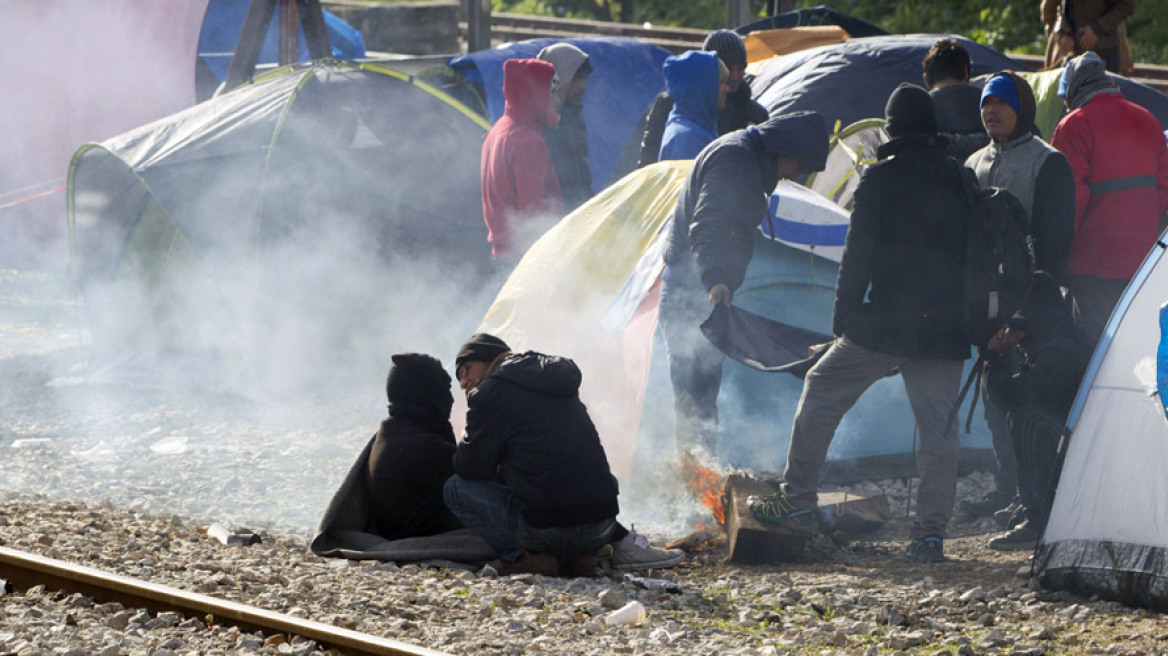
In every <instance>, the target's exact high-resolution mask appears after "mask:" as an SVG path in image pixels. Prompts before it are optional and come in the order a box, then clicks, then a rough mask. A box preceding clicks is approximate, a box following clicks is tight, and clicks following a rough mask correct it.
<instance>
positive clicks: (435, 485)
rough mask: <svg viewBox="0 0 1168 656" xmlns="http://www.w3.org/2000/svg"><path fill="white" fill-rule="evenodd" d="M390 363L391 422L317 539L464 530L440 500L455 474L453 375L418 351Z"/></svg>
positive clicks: (370, 445) (368, 450) (366, 453)
mask: <svg viewBox="0 0 1168 656" xmlns="http://www.w3.org/2000/svg"><path fill="white" fill-rule="evenodd" d="M392 362H393V364H392V365H391V366H390V369H389V375H388V377H387V378H386V381H385V393H386V397H387V398H388V400H389V417H387V418H386V419H385V420H384V421H382V422H381V427H380V428H379V429H378V431H377V433H376V434H375V435H374V436H373V438H372V439H371V440H370V441H369V443H368V444H366V445H365V448H364V449H363V450H362V451H361V454H360V455H359V456H358V458H357V461H356V463H355V464H354V465H353V467H352V469H351V470H350V472H349V476H348V477H347V478H346V480H345V482H344V483H343V484H342V485H341V488H340V489H339V490H338V491H337V493H336V495H335V496H334V498H333V500H332V502H331V503H330V504H329V510H328V512H327V513H326V516H325V518H324V520H322V522H321V530H320V533H321V535H326V534H329V533H330V532H331V533H334V534H343V533H345V532H353V531H356V532H360V533H370V534H374V535H378V536H380V537H382V538H384V539H386V540H399V539H403V538H414V537H423V536H427V535H436V534H438V533H445V532H447V531H453V530H457V529H461V528H463V526H462V523H461V522H459V521H458V519H457V518H455V516H454V515H453V514H452V513H451V512H450V510H449V509H448V508H447V507H446V502H445V501H443V498H442V490H443V485H445V483H446V480H447V479H448V478H450V476H452V475H453V474H454V464H453V460H452V459H453V457H454V451H455V441H454V430H453V429H452V428H451V426H450V409H451V407H452V406H453V404H454V397H453V396H452V395H451V393H450V382H451V381H450V374H448V373H446V371H445V370H444V369H443V368H442V363H441V362H439V361H438V360H437V359H436V358H433V357H431V356H429V355H423V354H420V353H399V354H397V355H394V356H393V357H392Z"/></svg>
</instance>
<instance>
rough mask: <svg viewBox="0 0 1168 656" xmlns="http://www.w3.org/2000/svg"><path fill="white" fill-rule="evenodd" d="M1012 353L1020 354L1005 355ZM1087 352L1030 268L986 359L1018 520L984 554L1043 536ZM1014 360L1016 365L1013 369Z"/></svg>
mask: <svg viewBox="0 0 1168 656" xmlns="http://www.w3.org/2000/svg"><path fill="white" fill-rule="evenodd" d="M1011 350H1013V351H1017V353H1018V354H1019V356H1020V357H1017V358H1011V357H1009V351H1011ZM1092 350H1093V348H1092V341H1091V338H1090V337H1088V336H1087V333H1085V332H1083V329H1082V328H1080V327H1079V326H1078V325H1077V324H1076V323H1075V319H1074V315H1073V313H1072V312H1071V310H1070V308H1069V305H1068V303H1067V301H1066V300H1065V299H1064V298H1063V294H1062V291H1061V290H1060V289H1059V286H1058V283H1057V282H1055V279H1054V278H1053V277H1052V276H1050V275H1048V274H1047V273H1045V272H1043V271H1036V272H1035V273H1034V276H1033V278H1032V282H1031V286H1030V291H1029V293H1028V294H1027V295H1026V300H1025V301H1024V302H1023V304H1022V309H1020V310H1019V311H1018V312H1017V313H1015V314H1014V316H1013V317H1011V318H1010V319H1009V321H1008V322H1007V323H1006V325H1005V326H1004V327H1003V328H1002V329H1001V330H1000V331H998V333H997V334H996V335H994V336H993V337H992V338H991V339H990V342H989V345H988V346H987V352H986V354H985V355H986V380H987V383H986V387H987V390H988V395H989V398H991V399H993V401H994V403H995V404H997V405H999V406H1000V407H1002V408H1004V409H1005V410H1006V416H1007V419H1008V423H1009V427H1010V437H1011V440H1012V444H1013V448H1014V458H1015V460H1016V461H1017V463H1018V491H1019V496H1020V497H1021V500H1022V510H1021V512H1022V514H1023V516H1024V519H1023V521H1022V522H1021V523H1020V524H1018V526H1016V527H1014V529H1013V530H1011V531H1009V532H1007V533H1005V534H1004V535H1000V536H998V537H996V538H994V539H992V540H990V542H989V546H990V548H991V549H997V550H999V551H1018V550H1026V551H1030V550H1033V549H1034V547H1035V545H1036V544H1037V542H1038V539H1039V538H1041V537H1042V532H1043V531H1044V530H1045V529H1046V522H1047V519H1048V518H1049V517H1050V507H1051V504H1052V503H1053V502H1054V497H1053V495H1052V492H1053V489H1054V488H1053V485H1052V483H1053V482H1054V479H1055V478H1057V476H1058V449H1059V442H1060V440H1061V439H1062V436H1063V426H1065V425H1066V420H1067V414H1068V413H1069V412H1070V410H1071V404H1072V403H1073V402H1074V400H1075V393H1076V392H1077V391H1078V389H1079V382H1080V381H1081V380H1082V379H1083V373H1084V372H1085V371H1086V370H1087V363H1088V362H1089V361H1090V359H1091V352H1092ZM1016 361H1020V362H1021V364H1020V366H1017V367H1015V366H1013V365H1012V363H1013V362H1016Z"/></svg>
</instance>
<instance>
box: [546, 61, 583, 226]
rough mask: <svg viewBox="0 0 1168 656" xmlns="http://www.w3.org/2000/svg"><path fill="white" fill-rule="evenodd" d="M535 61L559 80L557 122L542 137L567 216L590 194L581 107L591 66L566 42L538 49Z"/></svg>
mask: <svg viewBox="0 0 1168 656" xmlns="http://www.w3.org/2000/svg"><path fill="white" fill-rule="evenodd" d="M537 58H538V59H541V60H543V61H546V62H550V63H551V64H552V65H553V66H555V68H556V77H557V78H558V79H559V81H560V83H559V85H558V86H557V87H556V91H555V93H553V94H552V96H553V100H555V101H556V103H557V106H556V111H557V112H559V114H560V122H559V123H557V124H556V125H555V126H553V127H550V128H546V129H544V131H543V136H544V139H545V140H546V141H547V145H548V150H550V151H551V154H552V163H553V164H554V165H555V168H556V178H557V179H558V180H559V182H560V194H561V196H562V197H563V199H564V213H565V214H567V213H569V212H571V211H572V210H574V209H576V208H577V207H580V206H581V205H583V204H584V203H586V202H588V199H589V198H592V196H593V193H594V192H593V191H592V169H591V167H590V165H589V163H588V128H587V126H585V125H584V104H583V102H584V92H585V91H587V90H588V76H589V75H591V74H592V63H591V62H590V61H589V59H588V55H587V54H585V53H584V51H583V50H581V49H579V48H577V47H576V46H574V45H572V44H570V43H556V44H553V45H550V46H548V47H546V48H544V49H543V50H540V51H539V55H538V56H537Z"/></svg>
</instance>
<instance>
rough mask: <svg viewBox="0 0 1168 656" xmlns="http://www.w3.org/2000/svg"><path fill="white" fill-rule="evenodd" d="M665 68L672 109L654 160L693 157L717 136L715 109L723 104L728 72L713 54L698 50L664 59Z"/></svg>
mask: <svg viewBox="0 0 1168 656" xmlns="http://www.w3.org/2000/svg"><path fill="white" fill-rule="evenodd" d="M664 71H665V89H666V91H667V92H668V93H669V97H670V98H672V99H673V109H672V110H670V112H669V119H668V120H667V121H666V122H665V133H664V134H663V135H662V137H661V152H660V153H659V156H658V158H657V159H658V161H664V160H668V159H693V158H695V157H697V156H698V153H700V152H702V149H703V148H705V147H706V146H707V145H708V144H709V143H710V142H711V141H713V140H714V139H717V138H718V111H719V110H720V109H722V107H723V106H724V105H725V103H726V91H727V86H726V78H727V76H728V75H729V71H728V70H727V69H726V66H725V64H723V63H722V62H721V61H719V59H718V55H717V54H716V53H713V52H703V51H697V50H690V51H689V52H685V53H682V54H681V55H678V56H676V57H670V58H668V59H666V60H665V67H664Z"/></svg>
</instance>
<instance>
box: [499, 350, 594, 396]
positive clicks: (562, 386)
mask: <svg viewBox="0 0 1168 656" xmlns="http://www.w3.org/2000/svg"><path fill="white" fill-rule="evenodd" d="M490 378H498V379H500V380H505V381H507V382H510V383H513V384H515V385H518V386H520V387H523V388H525V389H529V390H531V391H533V392H536V393H538V394H546V395H549V396H576V395H577V394H578V393H579V392H580V381H581V380H582V378H583V376H582V375H581V373H580V368H579V367H577V366H576V363H575V362H573V361H571V360H569V359H568V358H562V357H560V356H557V355H544V354H543V353H536V352H535V351H527V352H525V353H516V354H513V355H508V356H506V357H504V358H503V359H502V360H500V361H499V362H498V364H496V365H495V367H494V368H493V369H491V375H490Z"/></svg>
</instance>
